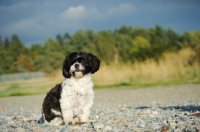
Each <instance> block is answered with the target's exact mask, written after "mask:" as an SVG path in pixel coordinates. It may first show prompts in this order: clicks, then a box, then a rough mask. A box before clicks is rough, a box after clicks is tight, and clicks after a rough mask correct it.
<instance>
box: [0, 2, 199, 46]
mask: <svg viewBox="0 0 200 132" xmlns="http://www.w3.org/2000/svg"><path fill="white" fill-rule="evenodd" d="M122 25H127V26H132V27H136V26H139V27H144V28H154V27H155V25H161V26H163V27H164V28H165V29H167V28H171V29H173V30H175V31H176V32H177V33H183V32H185V31H198V30H200V1H199V0H79V1H78V0H0V36H1V38H2V39H5V37H8V38H10V37H11V36H12V34H14V33H15V34H17V35H18V37H19V38H20V39H21V41H22V42H23V43H24V44H25V45H27V46H28V45H31V44H32V43H44V41H45V40H47V39H48V38H49V37H55V36H56V35H57V34H61V35H63V34H64V33H66V32H68V33H70V34H71V35H72V34H73V33H74V32H76V31H77V30H79V29H81V30H87V29H92V30H93V31H100V30H107V29H110V30H114V29H119V28H120V27H121V26H122Z"/></svg>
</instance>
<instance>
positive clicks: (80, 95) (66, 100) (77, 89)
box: [42, 52, 100, 126]
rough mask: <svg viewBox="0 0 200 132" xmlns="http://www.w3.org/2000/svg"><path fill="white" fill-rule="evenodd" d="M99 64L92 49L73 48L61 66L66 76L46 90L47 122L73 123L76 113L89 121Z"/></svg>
mask: <svg viewBox="0 0 200 132" xmlns="http://www.w3.org/2000/svg"><path fill="white" fill-rule="evenodd" d="M99 66H100V60H99V59H98V58H97V57H96V56H94V55H92V54H90V53H85V52H74V53H71V54H70V55H68V56H67V57H66V58H65V60H64V63H63V69H62V72H63V76H64V77H65V79H64V80H63V82H62V83H61V84H58V85H56V86H55V87H54V88H52V89H51V90H50V91H49V92H48V93H47V95H46V97H45V98H44V102H43V104H42V115H43V119H44V122H45V123H47V124H50V125H56V126H58V125H60V124H62V123H63V122H64V123H67V124H74V123H75V122H74V117H75V116H76V117H78V118H79V119H80V121H81V122H88V117H89V114H90V108H91V107H92V104H93V98H94V91H93V82H92V78H91V74H93V73H95V72H96V71H98V70H99Z"/></svg>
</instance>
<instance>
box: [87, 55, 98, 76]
mask: <svg viewBox="0 0 200 132" xmlns="http://www.w3.org/2000/svg"><path fill="white" fill-rule="evenodd" d="M88 59H89V63H90V67H91V73H92V74H93V73H95V72H96V71H98V70H99V66H100V60H99V59H98V58H97V57H96V56H94V55H93V54H91V53H88Z"/></svg>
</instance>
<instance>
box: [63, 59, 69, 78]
mask: <svg viewBox="0 0 200 132" xmlns="http://www.w3.org/2000/svg"><path fill="white" fill-rule="evenodd" d="M69 70H70V62H69V56H67V57H66V58H65V60H64V62H63V69H62V73H63V76H64V77H66V78H70V77H71V74H70V72H69Z"/></svg>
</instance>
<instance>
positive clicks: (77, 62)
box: [62, 52, 100, 78]
mask: <svg viewBox="0 0 200 132" xmlns="http://www.w3.org/2000/svg"><path fill="white" fill-rule="evenodd" d="M99 66H100V60H99V59H98V58H97V57H96V56H94V55H92V54H90V53H85V52H73V53H71V54H69V55H68V56H67V57H66V58H65V60H64V63H63V69H62V70H63V76H64V77H66V78H70V77H71V76H73V77H75V78H81V77H83V76H84V75H86V74H88V73H92V74H93V73H95V72H96V71H98V70H99Z"/></svg>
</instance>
